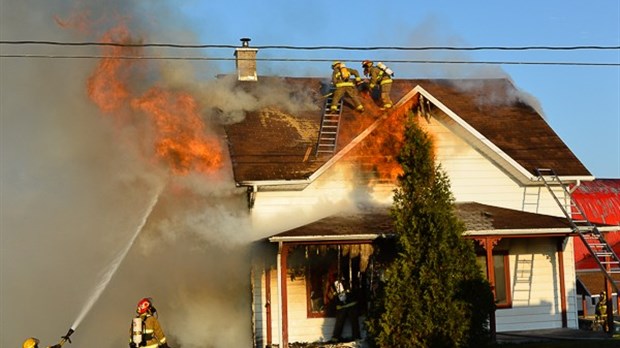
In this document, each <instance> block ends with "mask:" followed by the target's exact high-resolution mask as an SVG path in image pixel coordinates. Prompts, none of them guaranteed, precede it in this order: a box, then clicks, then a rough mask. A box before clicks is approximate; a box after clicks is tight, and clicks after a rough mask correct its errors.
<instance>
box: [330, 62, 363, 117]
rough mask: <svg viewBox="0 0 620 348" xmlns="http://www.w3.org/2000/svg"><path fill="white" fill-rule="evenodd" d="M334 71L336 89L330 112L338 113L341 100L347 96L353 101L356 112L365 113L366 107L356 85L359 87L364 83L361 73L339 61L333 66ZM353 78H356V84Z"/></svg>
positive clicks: (333, 79)
mask: <svg viewBox="0 0 620 348" xmlns="http://www.w3.org/2000/svg"><path fill="white" fill-rule="evenodd" d="M332 70H333V71H332V84H333V85H334V87H335V88H336V89H335V90H334V95H333V96H332V102H331V106H330V108H329V110H330V111H331V112H336V111H338V105H339V104H340V100H341V99H342V98H343V97H344V96H345V95H346V96H348V97H349V98H351V100H352V101H353V105H354V106H355V110H357V111H359V112H363V111H364V105H362V102H361V101H360V98H359V94H358V92H357V88H356V87H355V85H356V84H357V85H359V84H361V83H362V78H361V76H360V74H359V72H358V71H357V70H355V69H351V68H347V67H346V66H345V65H344V63H342V62H339V61H335V62H334V63H333V64H332ZM351 78H354V81H355V84H354V83H353V81H351Z"/></svg>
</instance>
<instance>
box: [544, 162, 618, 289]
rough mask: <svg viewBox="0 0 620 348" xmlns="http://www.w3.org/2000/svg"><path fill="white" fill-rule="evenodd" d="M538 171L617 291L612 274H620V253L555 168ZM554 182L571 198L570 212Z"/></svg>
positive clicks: (616, 282)
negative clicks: (552, 184) (619, 253)
mask: <svg viewBox="0 0 620 348" xmlns="http://www.w3.org/2000/svg"><path fill="white" fill-rule="evenodd" d="M536 173H537V174H538V177H539V180H542V181H543V183H544V184H545V186H546V187H547V189H548V190H549V192H550V193H551V195H552V196H553V199H555V201H556V203H557V204H558V205H559V206H560V208H561V209H562V212H563V213H564V215H565V216H566V218H567V219H568V221H569V223H570V225H571V227H572V229H573V231H575V232H577V233H578V234H579V237H580V238H581V240H582V241H583V244H584V245H585V246H586V248H587V249H588V251H589V252H590V254H591V255H592V256H593V257H594V259H595V260H596V263H597V264H598V265H599V267H600V269H601V270H602V271H603V273H604V274H605V276H606V277H607V279H608V280H609V282H610V283H611V284H612V285H613V287H614V289H615V290H616V292H617V291H618V289H619V286H620V284H619V282H620V281H616V280H615V279H614V278H613V277H612V274H620V258H618V255H616V253H615V252H614V250H613V249H612V247H611V245H609V243H607V241H606V240H605V236H603V234H602V233H601V232H600V231H599V229H598V228H597V227H596V226H595V225H594V224H593V223H592V222H590V220H588V218H587V217H586V214H585V213H584V212H583V209H582V208H581V207H580V206H579V204H577V202H576V201H575V200H574V199H573V197H572V195H571V193H570V191H569V189H568V187H567V186H566V185H565V184H564V183H563V182H562V181H561V180H560V178H559V177H558V176H557V174H556V173H555V171H554V170H553V169H543V168H538V169H536ZM552 182H555V183H558V184H559V186H560V187H561V188H562V190H563V193H564V196H565V197H568V198H569V200H570V212H569V211H567V209H566V207H565V205H564V204H562V202H561V201H560V199H559V198H558V196H557V195H556V193H555V191H554V190H553V189H552V187H551V185H550V183H552Z"/></svg>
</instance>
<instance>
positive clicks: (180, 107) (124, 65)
mask: <svg viewBox="0 0 620 348" xmlns="http://www.w3.org/2000/svg"><path fill="white" fill-rule="evenodd" d="M102 41H103V42H121V43H129V42H131V36H130V34H129V31H128V30H127V28H126V27H125V26H123V25H120V26H118V27H116V28H114V29H112V30H110V31H109V32H108V33H106V34H105V36H104V37H103V39H102ZM137 51H138V49H137V48H131V47H126V46H124V47H120V46H106V47H105V49H104V52H105V53H106V58H103V59H102V60H101V61H100V63H99V65H98V66H97V68H96V69H95V71H94V72H93V74H92V76H91V77H90V78H89V80H88V87H87V89H88V95H89V97H90V98H91V100H92V101H93V102H94V103H95V104H96V105H97V106H98V107H99V109H100V110H101V111H103V112H104V113H106V114H110V115H114V116H115V117H116V118H117V121H118V122H119V126H121V127H123V126H127V123H129V122H131V123H132V124H133V125H136V124H139V125H142V126H144V125H146V127H147V128H148V129H149V130H152V131H153V132H154V134H155V141H154V144H153V150H154V151H153V153H155V154H156V156H157V158H159V159H160V160H161V161H162V162H164V163H166V164H168V166H169V168H170V170H171V171H172V172H173V173H175V174H180V175H184V174H187V173H189V172H190V171H196V172H200V173H211V172H214V171H216V170H217V169H219V168H220V167H221V166H222V153H223V150H222V146H221V144H220V142H219V141H218V139H217V137H216V136H214V135H212V134H211V133H210V132H209V130H208V129H207V127H206V125H205V123H204V121H203V120H202V118H201V117H200V112H199V107H198V105H197V103H196V101H195V99H194V98H193V97H192V96H191V95H190V94H189V93H185V92H178V91H170V90H166V89H164V88H162V87H151V88H150V89H148V90H147V92H146V93H144V94H143V95H142V96H136V94H137V93H136V92H135V91H134V90H133V89H132V85H130V83H129V82H130V81H132V82H133V83H134V84H135V82H136V81H143V80H144V77H143V76H141V75H140V70H138V69H136V66H135V65H137V64H135V62H136V60H131V59H122V58H121V57H126V56H134V55H136V54H137ZM132 111H133V112H132ZM135 111H139V112H141V113H142V114H143V115H146V116H148V117H147V119H145V120H140V119H138V117H139V116H140V115H139V114H136V113H135ZM123 117H124V119H123ZM130 117H132V118H136V120H135V121H138V122H132V120H131V119H129V118H130ZM143 134H147V132H143ZM140 140H144V139H140Z"/></svg>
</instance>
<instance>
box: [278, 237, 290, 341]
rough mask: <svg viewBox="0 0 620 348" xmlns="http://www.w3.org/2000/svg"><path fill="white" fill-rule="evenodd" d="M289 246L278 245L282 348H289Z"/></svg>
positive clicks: (280, 243)
mask: <svg viewBox="0 0 620 348" xmlns="http://www.w3.org/2000/svg"><path fill="white" fill-rule="evenodd" d="M287 256H288V246H287V245H286V244H284V243H283V242H279V243H278V293H279V294H280V301H278V302H279V306H278V309H279V311H280V325H279V330H278V331H279V336H280V347H282V348H288V313H287V312H288V299H287V294H286V274H287V266H286V265H287V261H286V259H287Z"/></svg>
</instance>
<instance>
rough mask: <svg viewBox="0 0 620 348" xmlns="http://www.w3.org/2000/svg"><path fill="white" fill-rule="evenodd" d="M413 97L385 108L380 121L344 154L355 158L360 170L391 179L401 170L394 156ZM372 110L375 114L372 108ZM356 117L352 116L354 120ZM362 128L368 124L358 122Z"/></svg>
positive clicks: (403, 131) (403, 132) (401, 139)
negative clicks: (350, 150)
mask: <svg viewBox="0 0 620 348" xmlns="http://www.w3.org/2000/svg"><path fill="white" fill-rule="evenodd" d="M415 103H416V100H415V98H412V99H411V100H410V101H408V102H406V103H404V104H402V105H399V106H398V107H395V108H394V109H391V110H389V111H387V115H386V116H385V118H384V119H382V120H380V121H379V122H382V124H381V125H380V126H379V127H377V128H376V129H375V130H374V131H373V132H372V133H371V134H369V135H368V137H367V138H365V139H364V140H363V141H362V142H361V143H360V144H359V145H358V146H357V147H356V148H355V150H354V151H352V152H351V153H350V155H348V156H347V157H348V158H349V160H353V161H355V162H357V163H358V164H359V165H360V166H361V167H362V169H363V170H365V171H371V172H373V173H374V175H375V176H376V179H378V180H381V181H383V180H386V181H394V180H396V178H397V177H398V175H400V174H402V168H401V166H400V164H399V163H398V161H397V156H398V154H399V152H400V149H401V147H402V145H403V141H404V134H405V124H406V120H407V117H409V116H408V114H409V112H411V110H412V108H413V107H414V106H415ZM373 114H376V113H374V112H373ZM358 121H360V120H356V122H358ZM358 123H359V124H360V126H361V127H363V128H366V127H368V126H369V125H370V124H369V123H368V122H365V121H362V122H358Z"/></svg>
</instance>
